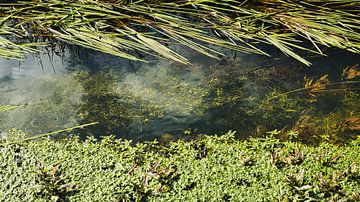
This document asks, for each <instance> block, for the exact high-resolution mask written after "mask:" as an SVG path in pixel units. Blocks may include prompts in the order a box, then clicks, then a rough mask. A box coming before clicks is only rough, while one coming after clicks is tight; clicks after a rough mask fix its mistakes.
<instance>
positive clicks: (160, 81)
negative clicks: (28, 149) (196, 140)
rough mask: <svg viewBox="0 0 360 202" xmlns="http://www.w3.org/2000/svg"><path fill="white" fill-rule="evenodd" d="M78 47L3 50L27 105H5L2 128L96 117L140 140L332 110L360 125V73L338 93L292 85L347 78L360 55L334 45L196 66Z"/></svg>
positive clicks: (302, 120) (7, 93)
mask: <svg viewBox="0 0 360 202" xmlns="http://www.w3.org/2000/svg"><path fill="white" fill-rule="evenodd" d="M77 54H79V55H78V56H74V53H73V52H67V53H66V54H65V56H64V57H58V56H54V57H51V58H49V56H48V55H47V54H43V55H40V56H38V57H32V56H29V58H28V59H27V60H26V61H25V62H21V63H19V62H17V61H11V60H6V59H0V84H1V85H0V103H1V104H2V105H6V104H11V105H25V106H24V107H21V108H18V109H15V110H12V111H8V112H3V113H2V114H0V118H1V120H0V131H6V130H7V129H10V128H18V129H21V130H25V131H28V132H29V133H30V134H32V135H36V134H41V133H45V132H49V131H54V130H59V129H62V128H67V127H72V126H76V125H79V124H84V123H90V122H95V121H96V122H99V124H97V125H96V126H93V127H89V128H87V129H85V130H81V131H77V133H80V134H81V135H94V136H101V135H110V134H114V135H116V136H117V137H122V138H129V139H135V140H148V139H154V138H158V139H159V138H187V137H191V135H192V134H199V133H207V134H214V133H218V134H219V133H223V132H226V131H228V130H236V131H239V133H238V134H239V136H246V135H245V134H257V133H258V134H260V133H265V132H266V131H269V130H273V129H275V128H278V129H284V131H285V130H299V131H305V132H307V133H308V132H309V131H306V130H311V131H313V132H314V131H315V132H318V133H324V131H323V129H321V130H320V129H319V131H316V130H317V129H315V128H314V127H313V128H311V127H310V126H309V125H311V124H310V122H311V121H313V122H316V121H317V120H318V119H319V120H325V119H326V118H327V119H329V120H328V121H334V122H336V120H338V119H344V120H342V122H341V123H339V124H343V125H344V124H348V125H349V124H350V125H349V126H348V128H345V126H339V127H342V128H341V131H340V132H342V133H346V134H352V135H354V134H355V135H356V134H358V133H359V130H360V121H359V123H357V121H358V119H357V118H359V113H360V109H358V107H357V105H356V103H357V102H358V101H359V96H357V95H358V93H359V91H358V90H356V89H357V88H358V87H359V85H357V84H356V82H354V83H350V84H346V85H345V84H339V85H336V86H335V87H334V88H331V89H332V91H333V93H332V91H329V92H331V93H329V92H326V93H325V92H323V91H321V92H320V91H319V92H314V93H313V94H316V95H311V92H308V91H299V92H300V94H298V93H294V94H292V93H291V94H289V95H287V94H286V97H284V95H283V94H282V93H284V92H289V91H291V90H294V89H299V88H302V87H304V83H305V82H304V79H303V77H304V76H305V75H307V76H308V78H314V79H313V83H315V82H316V81H317V79H319V78H320V76H323V75H328V77H327V79H328V80H330V81H331V82H340V81H342V82H344V81H345V80H344V76H342V72H343V69H344V68H345V67H349V66H351V65H354V64H359V63H360V57H359V55H353V54H350V53H345V52H341V51H340V52H339V51H335V52H331V53H329V57H328V58H325V57H314V58H309V60H311V62H312V63H313V64H314V65H313V66H312V67H310V68H309V67H304V66H302V65H301V64H299V63H297V62H294V61H293V60H291V59H288V58H286V57H281V58H275V59H269V58H266V57H259V56H248V55H244V54H237V55H235V56H233V57H230V56H229V57H228V58H225V59H224V60H222V61H220V62H219V61H215V60H209V59H208V58H205V57H202V56H193V57H192V59H191V60H192V62H193V63H194V65H193V66H184V65H180V64H176V63H173V62H169V61H156V60H153V62H151V63H149V64H140V63H129V62H128V61H126V60H121V59H118V58H115V57H112V56H108V55H105V54H101V53H96V52H93V51H82V52H80V53H77ZM81 54H82V55H81ZM230 54H231V53H229V55H230ZM356 79H357V78H352V79H350V80H351V81H352V82H353V81H357V80H356ZM358 80H359V79H358ZM307 81H309V80H307ZM334 89H335V90H334ZM336 89H337V90H336ZM327 90H330V88H327ZM274 91H276V92H277V94H276V93H275V94H273V95H272V98H271V93H273V92H274ZM312 96H314V97H312ZM311 99H313V100H311ZM346 99H347V100H346ZM354 103H355V104H354ZM351 104H353V105H351ZM345 107H348V108H349V109H346V110H345ZM339 114H340V115H339ZM338 115H339V117H336V116H338ZM331 116H334V117H333V118H332V119H331ZM324 117H325V118H324ZM309 119H310V120H311V121H309ZM333 119H334V120H333ZM359 120H360V119H359ZM306 121H307V122H306ZM336 123H337V122H336ZM351 124H352V125H351ZM357 124H359V126H358V125H357ZM306 127H308V128H306ZM357 127H359V128H357ZM334 130H335V129H334ZM348 130H349V131H350V132H347V131H348ZM305 132H304V133H305ZM338 132H339V131H335V132H332V131H326V133H338ZM324 138H326V137H324Z"/></svg>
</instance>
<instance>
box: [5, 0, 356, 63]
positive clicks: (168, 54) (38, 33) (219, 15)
mask: <svg viewBox="0 0 360 202" xmlns="http://www.w3.org/2000/svg"><path fill="white" fill-rule="evenodd" d="M359 7H360V5H359V2H358V1H357V0H347V1H343V0H334V1H331V2H329V1H325V0H319V1H312V0H305V1H295V2H294V1H290V0H283V1H280V0H275V1H274V0H264V1H237V0H219V1H213V0H192V1H182V0H176V1H167V0H161V1H152V0H144V1H143V0H140V1H108V0H101V1H94V0H83V1H76V2H74V1H70V0H65V1H58V0H54V1H41V0H36V1H28V0H27V1H15V2H7V3H1V4H0V25H1V26H0V35H2V36H1V37H0V56H3V57H8V58H17V59H19V58H21V57H22V56H23V55H24V53H26V52H29V51H33V50H32V49H30V50H29V47H30V46H34V45H36V44H32V43H30V44H27V42H26V41H29V42H34V41H37V40H38V41H52V39H53V38H55V39H58V40H60V41H65V42H67V43H71V44H77V45H80V46H83V47H86V48H90V49H94V50H98V51H101V52H105V53H109V54H112V55H116V56H119V57H123V58H127V59H129V60H139V61H144V59H143V58H142V57H141V55H143V54H150V55H154V56H158V57H160V58H167V59H171V60H174V61H177V62H180V63H185V64H189V61H188V60H187V58H186V57H184V56H182V53H181V52H178V51H175V49H173V48H172V45H173V44H178V45H181V46H184V47H187V48H190V49H192V50H194V51H196V52H199V53H202V54H204V55H207V56H209V57H213V58H220V57H221V56H223V54H222V52H221V51H219V50H218V49H217V48H214V47H213V46H217V47H223V48H226V49H230V50H234V51H241V52H246V53H257V54H263V55H269V53H266V52H264V51H262V50H261V49H260V48H259V46H258V44H259V43H265V44H271V45H273V46H275V47H277V48H278V49H280V50H281V51H282V52H283V53H284V54H286V55H288V56H290V57H293V58H295V59H297V60H299V61H300V62H302V63H304V64H306V65H310V62H309V61H307V60H306V59H304V58H303V57H301V56H300V55H299V54H298V53H296V50H305V51H308V52H312V53H317V54H321V55H323V54H324V53H323V49H324V47H337V48H341V49H344V50H348V51H351V52H355V53H359V48H360V44H359V41H360V34H359V27H360V26H359V25H360V21H359V15H358V14H359V13H358V10H359ZM12 36H17V39H18V42H15V41H16V40H12V39H11V37H12ZM48 39H49V40H48ZM304 42H309V44H312V46H313V48H310V47H309V46H307V45H304V44H303V43H304ZM53 45H55V46H56V43H53ZM135 53H140V54H139V55H138V57H137V54H135Z"/></svg>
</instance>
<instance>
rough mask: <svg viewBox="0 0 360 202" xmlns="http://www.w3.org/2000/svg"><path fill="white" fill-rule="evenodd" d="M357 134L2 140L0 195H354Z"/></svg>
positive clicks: (358, 191)
mask: <svg viewBox="0 0 360 202" xmlns="http://www.w3.org/2000/svg"><path fill="white" fill-rule="evenodd" d="M359 151H360V139H357V140H354V141H352V142H350V143H348V144H346V145H342V146H337V145H331V144H328V143H322V144H320V145H319V146H316V147H314V146H307V145H304V144H301V143H294V142H281V141H279V140H278V139H272V138H257V139H248V140H236V139H235V138H234V134H233V133H232V132H229V133H228V134H225V135H223V136H200V137H199V138H198V139H196V140H192V141H187V142H185V141H176V142H171V143H163V144H158V143H156V142H147V143H137V144H135V143H132V142H131V141H126V140H119V139H115V138H113V137H104V138H102V139H100V140H96V139H94V138H88V139H87V140H86V141H80V140H79V139H78V138H76V137H75V138H70V139H63V140H57V141H54V140H49V139H42V140H37V141H27V142H18V143H11V142H4V141H3V142H2V144H1V146H0V201H305V200H306V201H339V200H341V201H357V200H360V154H359Z"/></svg>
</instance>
